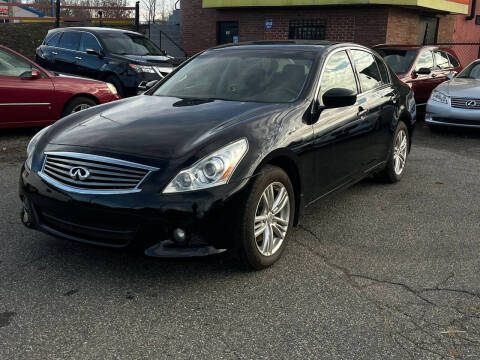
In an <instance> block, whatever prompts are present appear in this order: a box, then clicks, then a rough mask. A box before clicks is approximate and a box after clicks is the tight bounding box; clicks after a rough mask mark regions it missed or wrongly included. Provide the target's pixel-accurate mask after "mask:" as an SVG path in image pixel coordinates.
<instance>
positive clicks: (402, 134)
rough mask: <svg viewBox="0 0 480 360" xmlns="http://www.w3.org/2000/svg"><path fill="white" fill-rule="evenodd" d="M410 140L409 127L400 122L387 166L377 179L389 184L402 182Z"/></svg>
mask: <svg viewBox="0 0 480 360" xmlns="http://www.w3.org/2000/svg"><path fill="white" fill-rule="evenodd" d="M409 144H410V138H409V133H408V128H407V125H406V124H405V123H404V122H403V121H400V122H399V123H398V126H397V130H396V131H395V136H394V138H393V143H392V148H391V150H390V154H389V156H388V160H387V165H386V166H385V169H383V170H382V171H381V172H380V173H378V174H377V177H378V178H380V179H381V180H383V181H386V182H389V183H395V182H397V181H400V180H401V179H402V177H403V175H404V174H405V171H406V168H407V158H408V152H409Z"/></svg>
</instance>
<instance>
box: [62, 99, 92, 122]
mask: <svg viewBox="0 0 480 360" xmlns="http://www.w3.org/2000/svg"><path fill="white" fill-rule="evenodd" d="M95 105H97V103H96V102H95V101H94V100H93V99H90V98H87V97H85V96H78V97H76V98H73V99H72V100H70V101H69V102H68V103H67V105H66V106H65V108H64V109H63V113H62V117H63V116H67V115H70V114H73V113H75V112H78V111H82V110H85V109H88V108H91V107H92V106H95Z"/></svg>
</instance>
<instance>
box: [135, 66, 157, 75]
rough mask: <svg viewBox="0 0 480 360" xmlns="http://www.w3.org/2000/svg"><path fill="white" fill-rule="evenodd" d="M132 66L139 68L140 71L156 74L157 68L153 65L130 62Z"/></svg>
mask: <svg viewBox="0 0 480 360" xmlns="http://www.w3.org/2000/svg"><path fill="white" fill-rule="evenodd" d="M130 67H131V68H132V69H135V70H137V71H138V72H145V73H151V74H155V70H154V69H153V67H151V66H147V65H137V64H130Z"/></svg>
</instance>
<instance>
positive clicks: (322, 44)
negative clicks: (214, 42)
mask: <svg viewBox="0 0 480 360" xmlns="http://www.w3.org/2000/svg"><path fill="white" fill-rule="evenodd" d="M338 47H360V48H363V49H365V50H370V49H368V48H367V47H365V46H362V45H358V44H354V43H340V42H334V41H325V40H261V41H248V42H241V43H238V44H225V45H219V46H216V47H213V48H211V49H209V50H221V49H239V50H242V49H243V50H253V49H271V50H275V49H277V50H278V49H288V48H291V49H295V50H310V51H312V50H313V51H318V52H321V51H325V49H327V48H328V49H334V48H338Z"/></svg>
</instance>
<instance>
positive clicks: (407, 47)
mask: <svg viewBox="0 0 480 360" xmlns="http://www.w3.org/2000/svg"><path fill="white" fill-rule="evenodd" d="M373 48H374V49H399V50H420V49H430V50H435V49H438V46H435V45H408V44H379V45H375V46H373Z"/></svg>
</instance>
